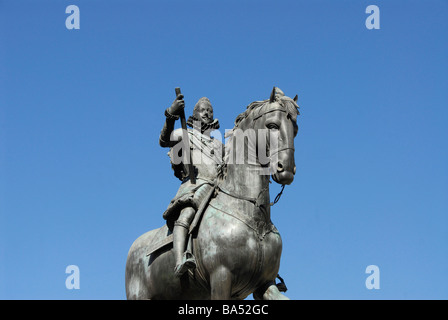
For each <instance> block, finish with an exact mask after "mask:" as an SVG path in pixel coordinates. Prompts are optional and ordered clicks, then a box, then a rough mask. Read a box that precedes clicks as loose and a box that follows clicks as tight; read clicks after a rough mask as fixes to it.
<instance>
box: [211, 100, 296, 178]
mask: <svg viewBox="0 0 448 320" xmlns="http://www.w3.org/2000/svg"><path fill="white" fill-rule="evenodd" d="M275 102H278V105H280V106H281V107H283V108H285V109H286V112H287V113H288V115H289V116H290V117H291V120H292V121H294V122H296V120H297V115H300V112H299V106H298V104H297V103H296V101H295V100H294V99H291V98H290V97H287V96H284V95H275V101H274V102H270V99H267V100H262V101H254V102H252V103H250V104H249V105H248V106H247V107H246V110H245V111H244V112H242V113H240V114H239V115H238V116H237V117H236V118H235V122H234V124H235V126H234V127H233V129H232V130H230V131H228V132H226V134H225V138H229V139H228V140H227V142H226V143H225V149H224V150H225V152H224V163H223V166H222V167H221V170H220V172H219V177H220V178H222V179H224V178H225V176H226V171H227V170H226V167H227V163H228V162H229V158H230V156H231V155H230V152H231V150H232V148H231V146H232V143H233V136H234V135H233V134H234V132H235V130H236V129H237V128H238V126H239V125H240V124H241V122H242V121H243V120H245V119H247V118H249V117H250V116H251V115H252V114H253V113H254V112H255V111H257V110H261V109H262V108H264V107H267V108H268V107H269V106H270V105H272V104H273V103H275Z"/></svg>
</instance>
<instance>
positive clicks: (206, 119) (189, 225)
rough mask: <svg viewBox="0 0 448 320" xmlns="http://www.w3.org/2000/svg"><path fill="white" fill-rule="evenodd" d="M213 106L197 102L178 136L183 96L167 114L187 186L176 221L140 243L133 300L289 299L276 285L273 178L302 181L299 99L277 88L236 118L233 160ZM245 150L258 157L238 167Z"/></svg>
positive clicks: (132, 258) (130, 292)
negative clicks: (218, 133)
mask: <svg viewBox="0 0 448 320" xmlns="http://www.w3.org/2000/svg"><path fill="white" fill-rule="evenodd" d="M207 100H208V99H205V98H203V99H200V100H199V101H198V104H197V105H196V106H195V111H194V112H193V116H192V117H190V118H189V121H188V122H189V123H190V124H191V125H192V126H193V129H191V130H182V129H180V130H181V131H179V129H178V130H177V131H176V130H174V121H175V120H176V119H177V118H178V117H179V118H180V117H181V115H182V112H183V108H184V103H183V97H182V95H181V94H180V92H178V94H177V97H176V100H175V101H174V102H173V104H172V105H171V107H170V108H169V109H167V111H166V113H165V114H166V116H167V120H166V122H165V126H164V127H163V129H162V132H161V135H160V144H161V145H162V146H164V147H170V152H169V155H170V158H171V162H172V165H173V169H174V172H175V175H176V176H177V177H178V178H179V179H181V180H182V184H181V186H180V188H179V190H178V192H177V194H176V196H175V197H174V199H173V200H172V201H171V203H170V205H169V206H168V209H167V210H166V211H165V213H164V218H165V219H166V221H167V223H166V224H165V225H164V226H162V227H161V228H159V229H155V230H151V231H148V232H147V233H145V234H143V235H142V236H140V237H139V238H138V239H137V240H136V241H135V242H134V243H133V245H132V246H131V248H130V250H129V253H128V259H127V263H126V296H127V298H128V299H244V298H246V297H247V296H248V295H249V294H251V293H253V296H254V298H255V299H287V298H286V297H285V296H284V295H283V294H282V293H281V292H280V290H279V289H283V291H284V290H285V287H284V283H283V281H282V279H281V278H280V280H281V281H282V283H280V284H276V283H275V279H276V277H277V276H278V271H279V268H280V256H281V251H282V241H281V237H280V233H279V232H278V230H277V228H276V227H275V226H274V224H273V223H272V221H271V212H270V210H271V205H272V203H270V196H269V183H270V177H271V176H272V178H273V180H274V181H275V182H277V183H279V184H281V185H283V186H284V185H287V184H291V183H292V181H293V179H294V174H295V162H294V138H295V136H296V134H297V128H298V127H297V115H298V114H299V111H298V105H297V103H296V100H297V96H296V97H295V98H294V99H291V98H289V97H287V96H285V95H284V93H283V92H282V91H281V90H280V89H278V88H274V89H273V90H272V93H271V95H270V98H269V99H267V100H263V101H255V102H253V103H251V104H250V105H249V106H248V107H247V109H246V111H245V112H243V113H242V114H240V115H239V116H238V117H237V118H236V120H235V127H234V129H233V130H232V131H231V132H230V133H229V140H228V141H227V143H226V145H225V152H224V154H222V152H221V151H222V149H221V148H222V145H221V144H219V143H218V142H217V141H216V139H212V138H211V137H210V135H209V132H208V130H211V129H213V128H217V126H218V125H219V124H218V121H217V120H214V119H213V113H212V111H213V109H212V107H211V104H209V101H207ZM181 120H182V119H181ZM240 132H242V133H243V134H244V135H243V138H242V139H240V137H239V136H238V134H239V133H240ZM251 132H254V133H255V134H254V135H250V134H247V135H246V133H251ZM274 133H275V135H273V134H274ZM187 135H188V139H187V138H186V136H187ZM252 137H255V139H252ZM263 137H268V138H267V141H266V143H263V141H262V140H263ZM272 137H277V138H276V139H275V141H273V140H274V139H273V138H272ZM181 141H183V143H180V142H181ZM238 141H240V143H238ZM241 141H242V147H243V148H244V149H241ZM274 142H275V143H274ZM257 149H260V150H261V149H263V150H261V151H264V152H266V154H267V155H268V157H267V159H268V160H269V162H268V163H266V162H264V161H262V157H261V156H260V153H259V152H258V153H256V154H254V150H257ZM190 151H191V152H190ZM241 154H242V155H243V156H244V157H243V158H244V159H246V160H247V159H249V158H251V157H252V156H253V159H255V160H254V161H252V162H251V161H244V163H241V162H239V161H235V159H236V158H237V157H238V156H239V155H241ZM198 157H200V158H198ZM267 172H268V173H267ZM192 177H194V178H193V181H192V179H191V178H192ZM276 200H278V199H276ZM186 240H188V241H186ZM173 270H174V271H173Z"/></svg>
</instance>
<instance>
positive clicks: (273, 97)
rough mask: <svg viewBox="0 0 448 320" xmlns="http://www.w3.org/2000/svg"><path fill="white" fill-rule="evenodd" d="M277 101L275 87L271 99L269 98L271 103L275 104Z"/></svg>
mask: <svg viewBox="0 0 448 320" xmlns="http://www.w3.org/2000/svg"><path fill="white" fill-rule="evenodd" d="M274 101H275V87H274V88H273V89H272V92H271V97H270V98H269V102H271V103H272V102H274Z"/></svg>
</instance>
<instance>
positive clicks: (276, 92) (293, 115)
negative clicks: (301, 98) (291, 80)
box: [235, 87, 299, 184]
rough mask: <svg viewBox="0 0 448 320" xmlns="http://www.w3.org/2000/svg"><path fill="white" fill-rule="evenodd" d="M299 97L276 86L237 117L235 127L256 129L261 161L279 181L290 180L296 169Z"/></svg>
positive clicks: (276, 180) (292, 178) (285, 181)
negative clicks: (292, 97)
mask: <svg viewBox="0 0 448 320" xmlns="http://www.w3.org/2000/svg"><path fill="white" fill-rule="evenodd" d="M296 101H297V96H296V97H295V98H294V99H291V98H289V97H287V96H285V95H284V93H283V92H282V91H281V90H280V89H279V88H275V87H274V89H273V90H272V93H271V96H270V98H269V99H268V100H264V101H255V102H252V103H251V104H250V105H249V106H248V107H247V110H246V111H245V112H244V113H242V114H240V115H239V116H238V117H237V119H236V120H235V127H238V128H239V129H242V130H243V131H244V130H246V131H247V130H250V129H253V131H255V132H257V135H256V141H257V142H256V148H255V149H257V158H258V162H259V163H260V164H261V165H262V166H264V167H265V168H267V169H268V174H271V175H272V178H273V179H274V181H275V182H277V183H279V184H291V183H292V181H293V180H294V175H295V173H296V167H295V161H294V138H295V136H296V135H297V130H298V126H297V115H298V114H299V111H298V108H299V107H298V105H297V103H296ZM247 136H249V135H247ZM249 149H250V148H249ZM262 149H264V150H262ZM263 154H264V155H266V157H265V160H263Z"/></svg>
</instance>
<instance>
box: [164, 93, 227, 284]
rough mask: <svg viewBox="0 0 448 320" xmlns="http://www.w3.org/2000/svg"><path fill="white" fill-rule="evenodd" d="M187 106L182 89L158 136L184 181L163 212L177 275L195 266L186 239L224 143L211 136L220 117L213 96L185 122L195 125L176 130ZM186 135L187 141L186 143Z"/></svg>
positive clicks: (206, 195) (210, 184) (208, 191)
mask: <svg viewBox="0 0 448 320" xmlns="http://www.w3.org/2000/svg"><path fill="white" fill-rule="evenodd" d="M184 107H185V102H184V100H183V95H182V94H180V92H179V94H178V95H177V97H176V99H175V100H174V102H173V103H172V105H171V106H170V107H169V108H168V109H166V110H165V116H166V120H165V124H164V126H163V128H162V131H161V133H160V137H159V144H160V146H162V147H164V148H170V151H169V152H168V155H169V156H170V160H171V164H172V168H173V170H174V175H175V176H176V177H177V178H179V179H180V180H181V181H182V184H181V186H180V187H179V190H178V191H177V194H176V196H175V197H174V198H173V200H171V203H170V204H169V206H168V208H167V210H166V211H165V212H164V214H163V218H164V219H165V220H167V225H168V227H169V229H170V230H172V232H173V250H174V255H175V259H176V267H175V269H174V272H175V274H176V276H178V277H181V276H182V275H183V274H184V273H185V272H186V271H187V270H188V269H192V268H195V267H196V260H195V257H194V256H193V254H192V253H191V252H189V251H186V240H187V236H188V232H189V229H190V225H191V223H192V221H193V219H194V217H195V215H196V213H197V210H198V208H199V206H200V205H201V203H202V202H204V201H208V200H209V199H210V196H211V194H212V192H213V189H214V187H215V181H216V178H217V176H218V170H219V168H220V166H221V164H222V156H223V149H222V148H223V145H222V143H221V142H220V141H218V140H217V139H214V138H212V137H210V133H211V131H213V130H216V129H218V128H219V122H218V120H217V119H214V118H213V107H212V105H211V103H210V100H209V99H208V98H206V97H203V98H201V99H199V101H198V102H197V103H196V105H195V107H194V109H193V116H191V117H190V118H189V119H188V121H187V122H186V124H187V125H188V126H190V127H192V129H188V130H183V129H182V128H181V129H176V130H174V123H175V121H176V120H177V119H179V117H180V116H183V114H184ZM185 131H186V132H185ZM187 137H188V141H186V143H184V141H183V140H184V139H186V138H187ZM185 148H188V149H189V150H187V149H185ZM188 156H189V157H188ZM191 164H192V165H191ZM192 169H193V173H192V174H191V172H190V171H191V170H192Z"/></svg>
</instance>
